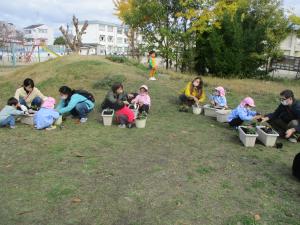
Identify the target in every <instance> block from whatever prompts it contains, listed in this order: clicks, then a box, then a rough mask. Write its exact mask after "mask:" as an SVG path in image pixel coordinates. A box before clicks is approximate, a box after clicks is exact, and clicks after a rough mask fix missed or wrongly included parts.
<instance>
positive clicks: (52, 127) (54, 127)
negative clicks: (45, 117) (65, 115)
mask: <svg viewBox="0 0 300 225" xmlns="http://www.w3.org/2000/svg"><path fill="white" fill-rule="evenodd" d="M54 129H56V126H51V127H47V128H46V130H54Z"/></svg>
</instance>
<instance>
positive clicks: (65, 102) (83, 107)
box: [56, 86, 95, 123]
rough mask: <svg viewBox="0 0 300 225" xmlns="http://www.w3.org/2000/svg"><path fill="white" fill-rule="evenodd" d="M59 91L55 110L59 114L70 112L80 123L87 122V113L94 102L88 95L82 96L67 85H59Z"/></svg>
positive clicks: (91, 108) (92, 107)
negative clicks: (59, 99)
mask: <svg viewBox="0 0 300 225" xmlns="http://www.w3.org/2000/svg"><path fill="white" fill-rule="evenodd" d="M59 93H60V98H61V101H60V102H59V104H58V106H57V107H56V110H57V111H58V112H59V113H60V115H64V114H67V113H71V114H72V115H73V116H74V117H77V118H79V119H80V123H85V122H87V120H88V118H87V116H88V114H89V113H90V112H91V111H92V110H93V109H94V106H95V105H94V102H93V101H92V100H91V99H90V98H89V97H88V96H84V95H83V94H81V93H79V92H77V91H75V90H72V89H71V88H69V87H68V86H62V87H60V89H59Z"/></svg>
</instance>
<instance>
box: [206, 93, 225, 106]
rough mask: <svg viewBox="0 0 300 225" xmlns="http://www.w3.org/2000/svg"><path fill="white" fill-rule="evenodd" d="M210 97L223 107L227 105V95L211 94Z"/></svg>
mask: <svg viewBox="0 0 300 225" xmlns="http://www.w3.org/2000/svg"><path fill="white" fill-rule="evenodd" d="M210 99H211V100H212V101H214V102H215V103H216V104H217V105H219V106H221V107H224V106H226V105H227V100H226V97H225V96H219V95H212V96H210Z"/></svg>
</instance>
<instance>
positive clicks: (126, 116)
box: [116, 103, 134, 128]
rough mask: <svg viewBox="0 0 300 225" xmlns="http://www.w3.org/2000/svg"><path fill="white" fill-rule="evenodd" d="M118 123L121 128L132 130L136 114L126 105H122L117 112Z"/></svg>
mask: <svg viewBox="0 0 300 225" xmlns="http://www.w3.org/2000/svg"><path fill="white" fill-rule="evenodd" d="M116 121H117V123H118V124H119V128H126V127H128V128H132V124H133V122H134V112H133V111H132V110H131V109H130V108H129V107H128V106H127V105H126V104H125V103H121V104H120V106H119V109H117V111H116Z"/></svg>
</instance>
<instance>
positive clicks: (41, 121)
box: [33, 97, 59, 130]
mask: <svg viewBox="0 0 300 225" xmlns="http://www.w3.org/2000/svg"><path fill="white" fill-rule="evenodd" d="M55 102H56V101H55V99H54V98H52V97H48V98H47V99H46V100H45V101H44V102H43V104H42V106H41V108H40V110H39V111H37V112H36V113H35V115H34V118H33V121H34V125H35V127H36V129H38V130H42V129H48V130H50V129H55V128H56V127H55V126H52V125H53V123H54V122H55V121H56V120H57V119H58V118H59V113H58V112H57V111H56V110H54V106H55Z"/></svg>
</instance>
